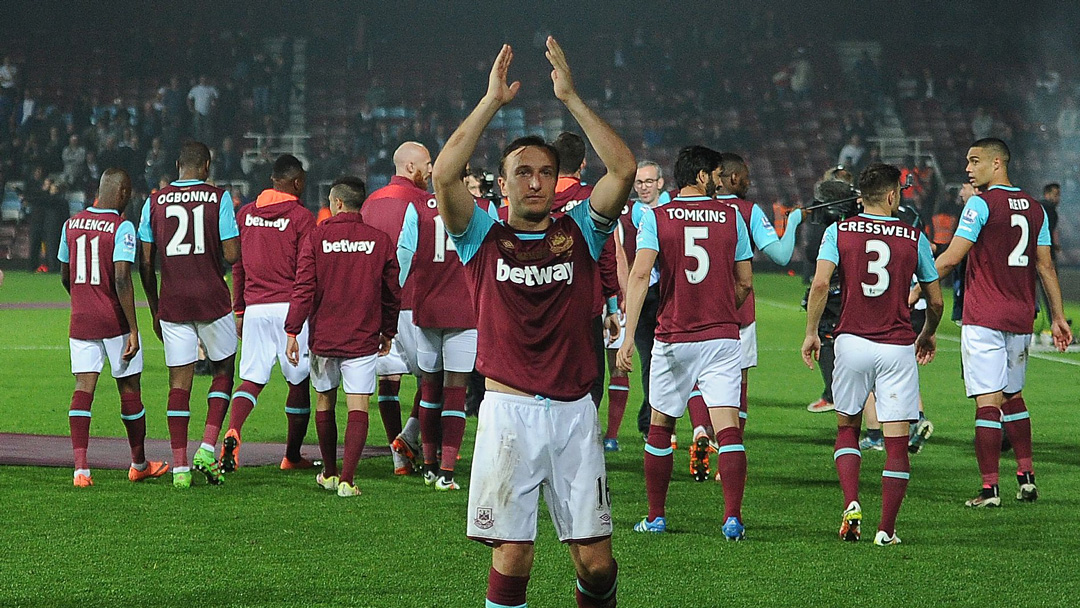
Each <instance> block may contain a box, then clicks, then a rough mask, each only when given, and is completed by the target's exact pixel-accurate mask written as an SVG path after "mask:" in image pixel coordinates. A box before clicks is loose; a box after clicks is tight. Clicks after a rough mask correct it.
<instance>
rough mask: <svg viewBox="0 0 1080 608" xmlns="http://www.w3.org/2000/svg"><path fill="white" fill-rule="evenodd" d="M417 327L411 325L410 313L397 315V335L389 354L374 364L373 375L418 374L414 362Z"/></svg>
mask: <svg viewBox="0 0 1080 608" xmlns="http://www.w3.org/2000/svg"><path fill="white" fill-rule="evenodd" d="M419 333H420V330H419V328H418V327H416V326H415V325H413V321H412V311H411V310H402V311H401V312H399V313H398V324H397V335H396V336H394V343H393V345H391V347H390V352H389V353H388V354H387V355H386V356H383V357H379V361H378V362H377V363H376V364H375V373H376V375H378V376H399V375H403V374H412V375H414V376H418V375H419V374H420V366H419V364H418V363H417V361H416V343H417V334H419Z"/></svg>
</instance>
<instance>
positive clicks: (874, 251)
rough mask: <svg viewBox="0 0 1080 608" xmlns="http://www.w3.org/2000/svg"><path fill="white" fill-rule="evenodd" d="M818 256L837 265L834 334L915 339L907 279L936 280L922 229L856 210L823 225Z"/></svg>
mask: <svg viewBox="0 0 1080 608" xmlns="http://www.w3.org/2000/svg"><path fill="white" fill-rule="evenodd" d="M818 259H819V260H828V261H830V262H832V263H833V264H836V267H837V271H838V273H839V277H840V322H839V323H838V324H837V326H836V331H835V332H834V333H835V334H836V335H839V334H852V335H856V336H859V337H862V338H866V339H867V340H870V341H872V342H877V343H879V344H898V345H908V344H914V343H915V330H914V329H912V328H911V310H910V309H909V308H908V294H909V293H910V292H911V277H912V276H915V278H916V279H917V280H918V281H919V282H920V283H929V282H931V281H936V280H937V278H938V273H937V269H936V268H934V255H933V253H931V251H930V241H928V240H927V239H926V235H924V234H923V233H922V231H920V230H918V229H916V228H914V227H912V226H911V225H910V224H907V223H905V222H902V221H900V219H899V218H896V217H883V216H880V215H870V214H868V213H860V214H859V215H856V216H853V217H849V218H848V219H846V220H840V221H839V222H836V223H834V224H832V225H831V226H829V227H828V228H826V229H825V235H824V236H823V237H822V239H821V247H820V248H819V249H818Z"/></svg>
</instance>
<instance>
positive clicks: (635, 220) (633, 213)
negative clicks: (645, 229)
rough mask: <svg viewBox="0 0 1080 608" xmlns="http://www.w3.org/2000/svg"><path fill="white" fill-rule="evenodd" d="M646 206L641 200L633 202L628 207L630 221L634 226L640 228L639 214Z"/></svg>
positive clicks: (643, 212)
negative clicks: (632, 204) (631, 205)
mask: <svg viewBox="0 0 1080 608" xmlns="http://www.w3.org/2000/svg"><path fill="white" fill-rule="evenodd" d="M648 208H649V206H648V205H646V204H645V203H643V202H641V201H638V202H636V203H634V206H633V207H632V208H631V209H630V223H631V224H633V225H634V228H639V229H640V228H641V216H643V215H644V214H645V210H646V209H648Z"/></svg>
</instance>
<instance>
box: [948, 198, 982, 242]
mask: <svg viewBox="0 0 1080 608" xmlns="http://www.w3.org/2000/svg"><path fill="white" fill-rule="evenodd" d="M988 219H990V207H988V206H987V205H986V201H984V200H983V198H982V197H981V196H973V197H971V198H969V199H968V202H967V204H966V205H964V210H963V211H962V212H961V213H960V222H959V225H958V226H957V227H956V236H962V237H964V238H965V239H967V240H969V241H971V242H972V243H974V242H976V241H978V240H979V233H981V232H982V228H983V226H985V225H986V220H988Z"/></svg>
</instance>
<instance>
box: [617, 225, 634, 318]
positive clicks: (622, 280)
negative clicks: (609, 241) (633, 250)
mask: <svg viewBox="0 0 1080 608" xmlns="http://www.w3.org/2000/svg"><path fill="white" fill-rule="evenodd" d="M614 238H615V272H616V273H617V274H618V277H619V289H621V290H622V292H623V296H624V298H623V302H622V307H623V312H624V313H625V312H626V299H625V295H626V286H627V283H629V277H630V262H629V260H627V259H626V250H625V249H623V240H622V230H616V231H615V235H614Z"/></svg>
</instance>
